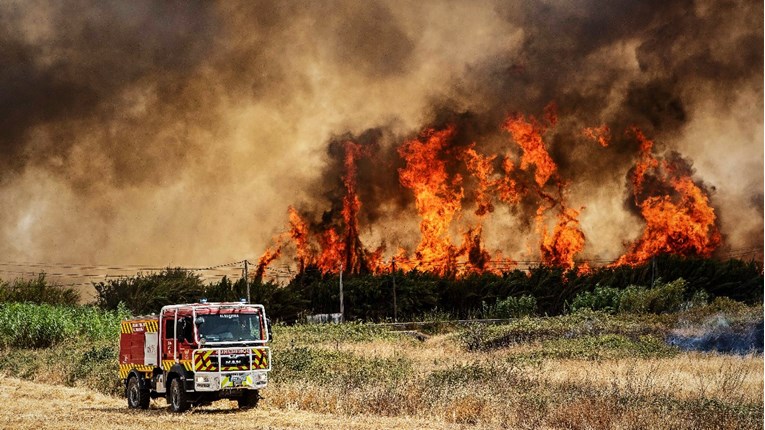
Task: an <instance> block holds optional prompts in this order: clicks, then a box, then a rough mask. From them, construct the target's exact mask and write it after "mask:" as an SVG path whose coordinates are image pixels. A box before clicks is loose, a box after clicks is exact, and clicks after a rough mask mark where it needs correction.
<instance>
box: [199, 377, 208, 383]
mask: <svg viewBox="0 0 765 430" xmlns="http://www.w3.org/2000/svg"><path fill="white" fill-rule="evenodd" d="M207 382H210V378H208V377H207V376H197V383H198V384H204V383H207Z"/></svg>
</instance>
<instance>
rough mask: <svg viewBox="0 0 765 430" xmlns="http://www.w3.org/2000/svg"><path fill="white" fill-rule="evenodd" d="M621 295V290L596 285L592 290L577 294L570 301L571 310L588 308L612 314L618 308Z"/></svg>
mask: <svg viewBox="0 0 765 430" xmlns="http://www.w3.org/2000/svg"><path fill="white" fill-rule="evenodd" d="M621 295H622V292H621V291H619V290H618V289H616V288H611V287H601V286H600V285H597V286H596V287H595V290H594V291H592V292H590V291H586V292H584V293H581V294H579V295H577V296H576V297H575V298H574V301H573V302H572V303H571V310H572V311H578V310H581V309H590V310H593V311H603V312H608V313H610V314H614V313H616V311H618V310H619V302H620V301H621Z"/></svg>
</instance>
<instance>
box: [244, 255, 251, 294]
mask: <svg viewBox="0 0 765 430" xmlns="http://www.w3.org/2000/svg"><path fill="white" fill-rule="evenodd" d="M247 269H248V267H247V260H244V285H246V286H247V303H250V276H249V273H248V270H247Z"/></svg>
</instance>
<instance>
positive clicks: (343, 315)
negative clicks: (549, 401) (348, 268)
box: [340, 263, 345, 322]
mask: <svg viewBox="0 0 765 430" xmlns="http://www.w3.org/2000/svg"><path fill="white" fill-rule="evenodd" d="M340 322H345V308H344V305H343V263H340Z"/></svg>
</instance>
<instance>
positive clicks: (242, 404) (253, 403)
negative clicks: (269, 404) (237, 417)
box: [236, 390, 260, 409]
mask: <svg viewBox="0 0 765 430" xmlns="http://www.w3.org/2000/svg"><path fill="white" fill-rule="evenodd" d="M258 400H260V393H259V392H258V391H257V390H247V391H245V392H244V393H243V394H242V397H240V398H238V399H236V402H237V403H239V409H252V408H255V407H257V406H258Z"/></svg>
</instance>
